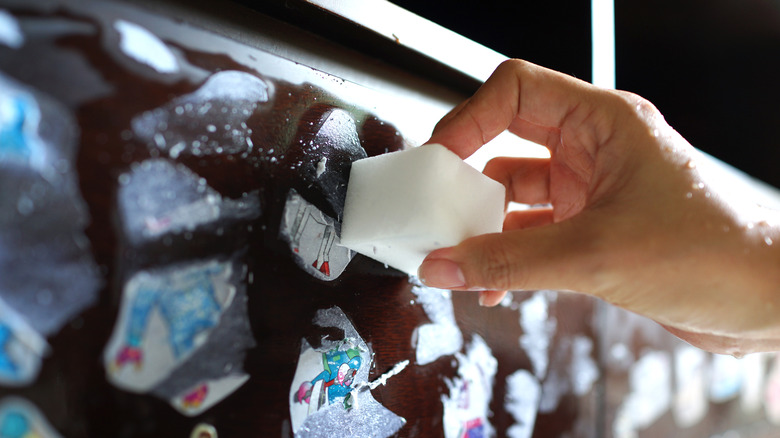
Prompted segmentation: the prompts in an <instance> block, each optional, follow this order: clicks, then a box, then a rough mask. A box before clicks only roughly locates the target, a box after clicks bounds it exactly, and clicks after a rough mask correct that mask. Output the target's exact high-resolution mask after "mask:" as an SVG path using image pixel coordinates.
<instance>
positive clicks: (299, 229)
mask: <svg viewBox="0 0 780 438" xmlns="http://www.w3.org/2000/svg"><path fill="white" fill-rule="evenodd" d="M279 235H280V237H281V239H282V240H284V241H285V242H287V244H288V245H289V247H290V251H292V255H293V258H294V259H295V262H296V263H297V264H298V266H300V267H301V269H303V270H304V271H306V272H307V273H308V274H309V275H311V276H313V277H315V278H318V279H320V280H325V281H331V280H335V279H336V278H338V277H339V276H340V275H341V273H342V272H344V269H345V268H346V267H347V265H348V264H349V262H350V261H352V257H353V256H354V254H353V253H352V251H350V250H349V249H347V248H345V247H343V246H341V245H339V242H340V241H341V240H340V238H339V235H338V231H337V229H336V222H335V221H334V220H333V218H331V217H330V216H327V215H326V214H325V213H323V212H322V211H320V210H319V209H318V208H317V207H315V206H314V205H313V204H311V203H309V202H308V201H306V200H305V199H303V197H302V196H301V195H299V194H298V192H296V191H295V190H294V189H290V193H289V194H288V195H287V201H286V202H285V204H284V213H283V216H282V223H281V226H280V227H279Z"/></svg>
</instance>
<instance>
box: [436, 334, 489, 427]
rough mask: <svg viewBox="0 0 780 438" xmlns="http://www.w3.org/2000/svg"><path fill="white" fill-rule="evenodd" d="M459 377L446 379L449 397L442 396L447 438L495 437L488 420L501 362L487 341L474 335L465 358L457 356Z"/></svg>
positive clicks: (462, 355)
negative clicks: (497, 359) (494, 380)
mask: <svg viewBox="0 0 780 438" xmlns="http://www.w3.org/2000/svg"><path fill="white" fill-rule="evenodd" d="M456 358H457V360H458V364H459V366H458V375H457V376H456V377H455V378H454V379H451V380H450V379H446V383H447V387H448V388H449V390H450V393H449V395H442V396H441V401H442V404H443V405H444V418H443V427H444V436H445V437H446V438H476V437H489V436H493V435H495V431H494V429H493V426H492V425H491V424H490V421H489V420H488V415H489V414H490V408H489V405H490V401H491V399H492V398H493V379H494V378H495V376H496V371H498V362H497V361H496V358H495V357H493V352H492V351H491V350H490V347H488V345H487V344H486V343H485V341H484V340H483V339H482V338H481V337H480V336H479V335H474V337H473V339H472V340H471V344H470V345H469V347H468V350H467V351H466V354H465V355H464V354H462V353H458V354H456Z"/></svg>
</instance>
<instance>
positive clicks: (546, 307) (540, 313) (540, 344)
mask: <svg viewBox="0 0 780 438" xmlns="http://www.w3.org/2000/svg"><path fill="white" fill-rule="evenodd" d="M555 299H556V295H555V292H551V291H539V292H536V293H534V294H533V296H531V298H529V299H527V300H525V301H523V302H522V303H521V304H520V327H522V328H523V334H522V335H521V336H520V347H521V348H522V349H523V350H524V351H525V352H526V354H527V355H528V358H529V359H531V365H532V366H533V369H534V375H536V377H537V378H538V379H543V378H544V377H545V375H546V374H547V367H548V365H549V362H550V345H551V344H552V339H553V336H555V329H556V326H557V321H556V319H555V317H552V316H550V304H551V303H552V302H554V301H555Z"/></svg>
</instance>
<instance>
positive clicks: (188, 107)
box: [131, 70, 269, 159]
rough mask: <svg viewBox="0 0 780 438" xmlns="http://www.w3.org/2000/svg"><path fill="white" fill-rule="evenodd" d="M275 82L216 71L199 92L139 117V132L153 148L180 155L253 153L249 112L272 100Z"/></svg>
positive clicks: (136, 127)
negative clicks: (270, 90)
mask: <svg viewBox="0 0 780 438" xmlns="http://www.w3.org/2000/svg"><path fill="white" fill-rule="evenodd" d="M268 99H269V86H268V84H267V83H266V82H265V81H263V80H262V79H260V78H258V77H256V76H253V75H251V74H249V73H245V72H240V71H233V70H227V71H222V72H219V73H215V74H213V75H212V76H210V77H209V78H208V80H206V82H205V83H204V84H203V85H202V86H201V87H200V88H198V89H197V90H195V91H194V92H192V93H190V94H187V95H184V96H180V97H177V98H175V99H173V100H172V101H170V102H169V103H167V104H165V105H163V106H161V107H159V108H155V109H153V110H150V111H146V112H144V113H143V114H141V115H139V116H136V117H135V118H134V119H133V120H132V122H131V126H132V129H133V133H134V134H135V135H136V136H138V138H140V139H141V140H144V141H146V142H147V145H148V146H149V147H150V148H153V149H157V150H161V151H163V152H167V153H168V155H169V156H170V157H171V158H172V159H176V158H177V157H178V156H179V155H180V154H182V153H186V154H190V155H195V156H199V155H219V154H237V153H242V152H251V151H252V148H253V147H254V144H253V143H252V140H251V135H252V128H250V127H249V126H248V125H247V123H246V122H247V121H248V120H249V117H250V116H251V115H252V114H253V113H254V112H255V110H256V109H257V108H258V106H259V105H260V104H263V103H265V102H268Z"/></svg>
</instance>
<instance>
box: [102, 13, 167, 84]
mask: <svg viewBox="0 0 780 438" xmlns="http://www.w3.org/2000/svg"><path fill="white" fill-rule="evenodd" d="M114 28H115V29H116V30H117V32H119V36H120V40H119V48H120V49H121V50H122V51H123V52H124V53H125V55H127V56H129V57H130V58H133V59H134V60H136V61H138V62H140V63H142V64H146V65H148V66H149V67H152V68H153V69H155V70H157V71H158V72H159V73H176V72H178V71H179V63H178V62H177V61H176V56H175V55H174V54H173V52H171V49H169V48H168V46H166V45H165V43H163V42H162V41H161V40H160V39H159V38H157V36H155V35H154V34H153V33H151V32H149V31H148V30H147V29H145V28H143V27H141V26H139V25H137V24H135V23H131V22H129V21H125V20H117V21H116V22H114Z"/></svg>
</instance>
